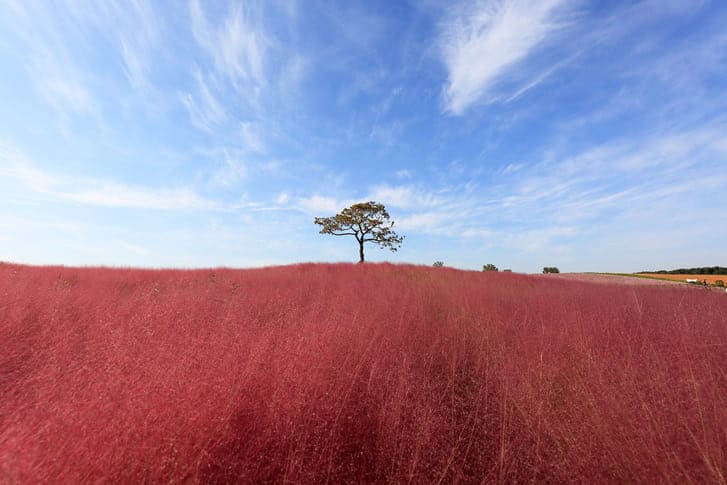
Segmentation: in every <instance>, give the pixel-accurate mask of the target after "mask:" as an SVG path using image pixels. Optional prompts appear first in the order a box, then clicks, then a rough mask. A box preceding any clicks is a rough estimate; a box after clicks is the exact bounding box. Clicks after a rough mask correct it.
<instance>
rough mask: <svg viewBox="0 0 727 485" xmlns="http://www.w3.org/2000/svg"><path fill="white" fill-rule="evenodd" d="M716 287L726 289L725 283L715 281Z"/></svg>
mask: <svg viewBox="0 0 727 485" xmlns="http://www.w3.org/2000/svg"><path fill="white" fill-rule="evenodd" d="M714 286H719V287H720V288H724V281H722V280H714Z"/></svg>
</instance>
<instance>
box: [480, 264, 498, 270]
mask: <svg viewBox="0 0 727 485" xmlns="http://www.w3.org/2000/svg"><path fill="white" fill-rule="evenodd" d="M482 271H500V270H499V269H497V266H495V265H494V264H492V263H487V264H486V265H484V266H482Z"/></svg>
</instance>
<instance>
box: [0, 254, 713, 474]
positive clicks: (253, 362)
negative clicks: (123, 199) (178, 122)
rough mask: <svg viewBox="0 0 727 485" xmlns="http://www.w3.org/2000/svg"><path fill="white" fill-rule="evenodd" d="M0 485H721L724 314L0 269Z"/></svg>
mask: <svg viewBox="0 0 727 485" xmlns="http://www.w3.org/2000/svg"><path fill="white" fill-rule="evenodd" d="M0 342H2V351H0V482H10V483H13V482H21V483H40V482H45V483H56V482H66V483H90V482H97V481H106V482H126V483H139V482H162V481H164V482H182V481H184V482H193V483H196V482H230V481H240V482H283V481H290V482H303V483H320V482H325V481H328V482H332V483H342V482H357V483H358V482H362V481H367V482H371V481H375V482H397V483H400V482H414V483H423V482H437V481H440V480H443V481H446V482H452V481H455V480H463V481H467V482H475V481H476V482H481V481H485V482H503V481H507V482H513V481H520V482H523V481H536V482H551V483H561V482H572V481H577V482H593V481H598V482H618V483H623V482H629V483H631V482H652V483H653V482H678V483H683V482H689V481H696V482H712V483H720V482H721V483H724V481H725V475H726V474H727V374H726V370H725V362H727V296H726V295H724V294H722V293H716V292H709V291H695V289H693V288H688V287H686V286H682V285H666V286H626V285H620V284H607V283H598V284H596V283H589V282H584V281H573V280H568V279H562V278H561V279H557V278H551V279H549V278H544V277H531V276H525V275H518V274H512V273H509V274H507V273H506V274H503V273H481V272H462V271H456V270H452V269H447V268H439V269H438V268H425V267H414V266H393V265H374V264H366V265H312V264H307V265H298V266H289V267H278V268H267V269H260V270H225V269H220V270H196V271H167V270H164V271H151V270H131V269H77V268H58V267H26V266H18V265H11V264H0Z"/></svg>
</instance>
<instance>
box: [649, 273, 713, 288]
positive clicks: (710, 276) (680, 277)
mask: <svg viewBox="0 0 727 485" xmlns="http://www.w3.org/2000/svg"><path fill="white" fill-rule="evenodd" d="M639 276H643V277H646V278H660V279H670V280H673V281H681V282H682V283H684V282H685V281H686V280H687V279H690V280H691V279H697V280H699V281H700V282H701V281H704V280H707V283H709V284H710V285H713V284H714V282H715V281H717V280H722V281H724V282H725V283H727V275H718V274H644V273H639Z"/></svg>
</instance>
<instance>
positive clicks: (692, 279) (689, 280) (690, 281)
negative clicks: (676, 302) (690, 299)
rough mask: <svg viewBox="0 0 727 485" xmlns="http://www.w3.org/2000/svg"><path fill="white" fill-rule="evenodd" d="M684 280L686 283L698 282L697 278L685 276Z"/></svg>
mask: <svg viewBox="0 0 727 485" xmlns="http://www.w3.org/2000/svg"><path fill="white" fill-rule="evenodd" d="M686 282H687V283H693V284H697V283H699V280H698V279H697V278H687V279H686Z"/></svg>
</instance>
